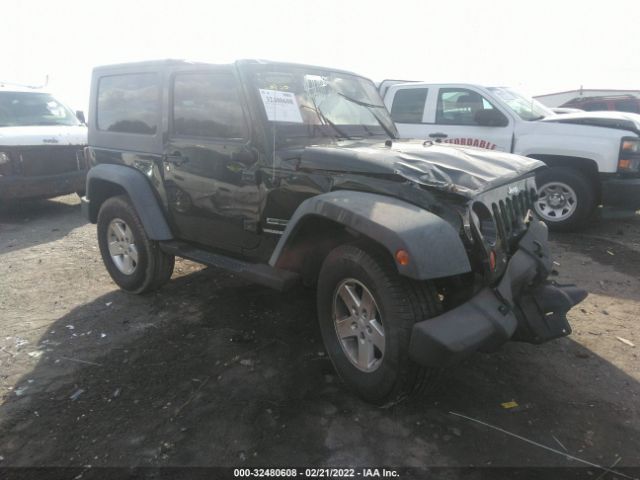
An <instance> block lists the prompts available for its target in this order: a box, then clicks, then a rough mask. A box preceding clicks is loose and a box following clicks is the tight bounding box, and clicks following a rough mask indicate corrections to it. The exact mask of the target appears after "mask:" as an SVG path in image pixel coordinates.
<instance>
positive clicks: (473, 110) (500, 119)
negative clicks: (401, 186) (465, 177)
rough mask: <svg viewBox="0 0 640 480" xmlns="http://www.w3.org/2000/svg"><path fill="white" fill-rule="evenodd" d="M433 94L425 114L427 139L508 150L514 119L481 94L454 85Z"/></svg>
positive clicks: (510, 146)
mask: <svg viewBox="0 0 640 480" xmlns="http://www.w3.org/2000/svg"><path fill="white" fill-rule="evenodd" d="M433 94H437V100H436V102H435V110H432V111H431V112H429V113H428V115H429V116H430V117H431V118H430V119H429V120H428V123H429V124H430V125H429V128H428V132H427V136H426V139H427V140H434V141H440V142H444V143H452V144H455V145H461V146H468V147H478V148H485V149H487V150H499V151H502V152H511V150H512V138H513V131H514V125H513V121H512V120H511V119H510V118H509V117H508V116H507V115H505V113H504V112H502V111H501V110H500V109H499V108H498V107H496V106H495V105H494V104H493V103H491V102H490V101H489V100H488V99H487V98H486V97H485V96H484V95H482V94H481V93H479V92H477V91H475V90H472V89H469V88H464V87H453V86H452V87H440V88H438V89H437V93H436V91H434V92H433ZM487 123H488V124H489V125H487ZM490 125H491V126H490Z"/></svg>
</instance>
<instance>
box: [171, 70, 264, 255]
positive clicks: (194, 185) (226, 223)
mask: <svg viewBox="0 0 640 480" xmlns="http://www.w3.org/2000/svg"><path fill="white" fill-rule="evenodd" d="M169 82H170V86H169V92H170V95H169V97H170V98H169V104H170V105H169V123H170V125H169V135H168V138H167V140H166V142H165V155H164V175H165V187H166V190H167V199H168V204H169V212H170V217H171V221H172V223H173V225H172V226H173V228H174V230H175V231H176V232H177V234H178V237H179V238H180V239H182V240H187V241H189V242H193V243H197V244H200V245H204V246H207V247H213V248H220V249H223V250H226V251H231V252H240V251H242V250H243V249H251V248H254V247H255V246H256V245H257V244H258V243H259V237H258V235H257V224H258V214H259V205H260V202H259V199H258V194H259V192H258V186H257V182H256V176H255V169H256V168H257V164H256V162H257V156H256V155H253V154H252V151H251V148H250V146H249V128H248V126H247V122H246V117H245V113H244V109H243V103H242V97H241V94H240V88H239V85H238V81H237V80H236V77H235V76H234V75H233V72H232V71H231V70H230V69H226V68H216V69H206V70H198V71H177V72H174V73H173V75H171V76H170V79H169ZM252 172H253V173H254V174H252Z"/></svg>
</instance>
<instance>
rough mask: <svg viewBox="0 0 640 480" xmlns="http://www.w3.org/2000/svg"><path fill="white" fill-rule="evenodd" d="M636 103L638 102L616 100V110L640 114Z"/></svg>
mask: <svg viewBox="0 0 640 480" xmlns="http://www.w3.org/2000/svg"><path fill="white" fill-rule="evenodd" d="M638 102H639V100H618V101H617V102H615V106H616V110H618V111H619V112H631V113H640V109H638Z"/></svg>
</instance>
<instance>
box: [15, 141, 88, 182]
mask: <svg viewBox="0 0 640 480" xmlns="http://www.w3.org/2000/svg"><path fill="white" fill-rule="evenodd" d="M14 155H15V157H17V161H18V169H19V172H20V174H21V175H24V176H25V177H37V176H41V175H57V174H61V173H70V172H75V171H77V170H82V169H83V168H84V157H83V152H82V147H79V146H77V145H74V146H67V145H65V146H43V147H30V148H23V149H19V150H18V151H16V152H15V154H14Z"/></svg>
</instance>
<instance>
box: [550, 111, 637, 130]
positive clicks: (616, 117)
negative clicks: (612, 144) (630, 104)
mask: <svg viewBox="0 0 640 480" xmlns="http://www.w3.org/2000/svg"><path fill="white" fill-rule="evenodd" d="M540 121H541V122H554V123H572V124H575V125H589V126H592V127H605V128H618V129H621V130H628V131H630V132H634V133H637V134H639V135H640V115H638V114H637V113H627V112H578V113H567V114H563V115H551V116H549V117H545V118H543V119H541V120H540Z"/></svg>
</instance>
